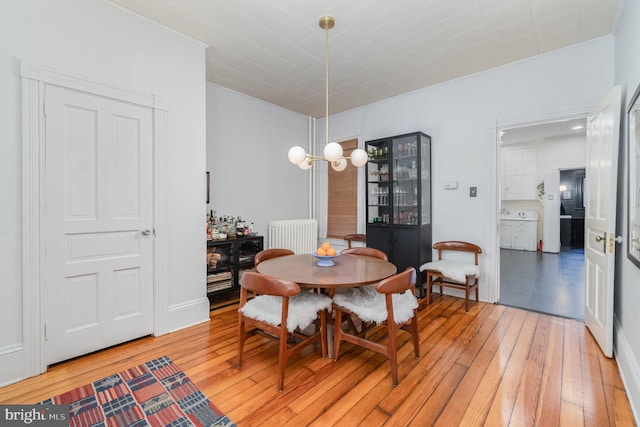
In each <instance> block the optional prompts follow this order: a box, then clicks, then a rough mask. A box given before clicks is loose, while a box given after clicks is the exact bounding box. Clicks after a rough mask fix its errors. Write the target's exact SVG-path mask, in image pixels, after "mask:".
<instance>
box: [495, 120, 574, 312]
mask: <svg viewBox="0 0 640 427" xmlns="http://www.w3.org/2000/svg"><path fill="white" fill-rule="evenodd" d="M499 135H500V147H499V150H498V152H499V156H498V159H499V163H498V164H499V171H498V176H499V180H500V197H499V198H498V199H499V201H498V203H499V206H498V211H499V214H500V256H499V260H500V261H499V264H500V267H499V268H500V285H499V292H500V293H499V299H498V302H499V303H500V304H504V305H509V306H514V307H519V308H523V309H526V310H531V311H537V312H542V313H547V314H551V315H556V316H562V317H568V318H574V319H578V320H583V319H584V295H585V278H584V194H585V192H586V187H585V185H584V182H585V181H584V175H585V174H584V170H585V167H586V118H584V117H581V118H577V119H566V120H556V121H550V122H545V123H536V124H531V125H525V126H518V127H509V128H502V129H499ZM569 216H571V218H569ZM574 223H575V226H574ZM580 225H582V227H580ZM567 230H568V231H567ZM567 232H568V233H569V235H568V240H567V236H564V235H563V233H567Z"/></svg>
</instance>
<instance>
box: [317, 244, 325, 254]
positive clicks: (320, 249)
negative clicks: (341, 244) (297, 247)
mask: <svg viewBox="0 0 640 427" xmlns="http://www.w3.org/2000/svg"><path fill="white" fill-rule="evenodd" d="M316 254H317V255H320V256H326V255H327V251H325V250H324V249H322V246H321V247H319V248H318V250H317V251H316Z"/></svg>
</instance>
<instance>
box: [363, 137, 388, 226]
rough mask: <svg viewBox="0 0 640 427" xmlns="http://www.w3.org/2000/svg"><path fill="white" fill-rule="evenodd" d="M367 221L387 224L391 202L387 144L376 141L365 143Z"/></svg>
mask: <svg viewBox="0 0 640 427" xmlns="http://www.w3.org/2000/svg"><path fill="white" fill-rule="evenodd" d="M367 153H368V154H369V162H368V163H367V222H368V223H369V224H389V219H390V203H391V198H390V196H391V194H390V188H391V182H390V178H391V173H390V170H389V144H388V142H386V141H382V142H380V141H377V142H375V143H372V144H368V145H367Z"/></svg>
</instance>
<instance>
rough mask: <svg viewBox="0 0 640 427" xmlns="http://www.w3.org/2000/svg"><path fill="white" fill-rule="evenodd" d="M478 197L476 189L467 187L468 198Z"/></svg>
mask: <svg viewBox="0 0 640 427" xmlns="http://www.w3.org/2000/svg"><path fill="white" fill-rule="evenodd" d="M477 195H478V187H469V197H476V196H477Z"/></svg>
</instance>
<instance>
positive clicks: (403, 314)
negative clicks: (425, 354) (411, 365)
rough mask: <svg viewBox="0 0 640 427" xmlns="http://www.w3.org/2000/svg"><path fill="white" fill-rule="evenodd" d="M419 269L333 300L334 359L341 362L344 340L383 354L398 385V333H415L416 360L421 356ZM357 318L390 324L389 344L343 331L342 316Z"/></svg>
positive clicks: (409, 269)
mask: <svg viewBox="0 0 640 427" xmlns="http://www.w3.org/2000/svg"><path fill="white" fill-rule="evenodd" d="M415 285H416V270H415V268H413V267H409V268H407V269H406V270H405V271H403V272H402V273H399V274H396V275H394V276H391V277H389V278H387V279H384V280H382V281H381V282H380V283H378V284H377V285H376V287H375V288H372V287H369V286H363V287H360V288H351V289H350V291H351V292H345V293H340V294H337V295H336V296H335V297H334V298H333V310H334V312H335V325H336V326H335V330H334V347H333V351H334V360H338V355H339V353H340V343H341V342H342V341H346V342H350V343H352V344H355V345H359V346H361V347H364V348H366V349H369V350H371V351H375V352H377V353H380V354H383V355H385V356H387V358H388V359H389V363H390V364H391V380H392V381H393V385H394V386H396V385H398V366H397V365H398V362H397V356H396V351H397V349H396V332H397V331H398V329H402V330H404V331H407V332H409V333H410V334H411V336H412V338H413V349H414V352H415V355H416V358H419V357H420V345H419V341H418V312H417V308H418V300H417V298H416V286H415ZM344 314H348V315H349V316H357V317H359V318H360V319H361V320H362V321H363V322H371V323H374V324H375V325H378V326H381V325H386V328H387V335H388V339H387V344H386V345H384V344H380V343H379V342H376V341H371V340H368V339H366V338H365V336H364V334H362V335H354V334H351V333H348V332H345V331H344V330H343V329H342V326H341V323H342V316H343V315H344Z"/></svg>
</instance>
